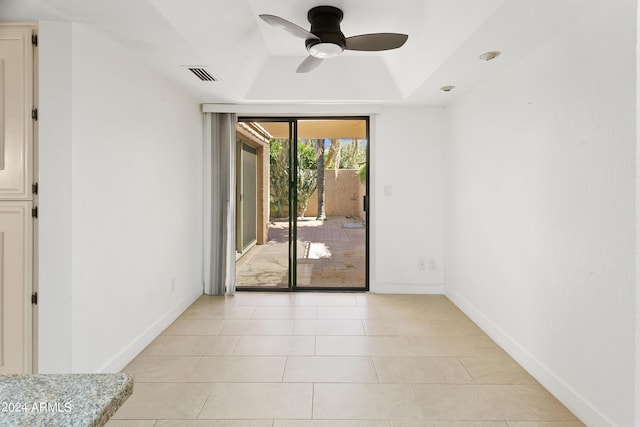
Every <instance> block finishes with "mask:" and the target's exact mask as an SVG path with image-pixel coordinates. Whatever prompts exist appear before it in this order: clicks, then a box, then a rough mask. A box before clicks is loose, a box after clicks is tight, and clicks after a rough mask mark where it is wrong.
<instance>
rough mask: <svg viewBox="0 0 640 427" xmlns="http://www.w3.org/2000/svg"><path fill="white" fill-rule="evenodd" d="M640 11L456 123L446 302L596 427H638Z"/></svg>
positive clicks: (525, 65)
mask: <svg viewBox="0 0 640 427" xmlns="http://www.w3.org/2000/svg"><path fill="white" fill-rule="evenodd" d="M635 7H636V5H635V1H624V2H608V4H607V6H606V7H605V8H601V9H600V10H598V11H596V12H595V13H594V14H593V15H592V16H588V17H584V19H581V20H580V21H579V22H576V23H573V25H571V26H568V27H567V31H566V32H565V33H564V34H562V35H561V36H559V37H558V38H557V39H556V40H553V41H552V43H551V44H549V45H546V46H543V47H541V48H540V49H538V50H537V51H535V52H533V53H532V54H531V55H529V56H528V57H527V58H525V59H524V60H523V61H521V62H520V63H519V64H518V65H516V66H515V67H513V68H511V69H510V70H508V71H507V72H505V73H503V74H501V75H499V76H497V77H496V78H494V79H493V80H491V81H490V82H487V83H486V84H484V85H483V86H482V87H480V88H478V89H476V90H473V91H472V92H471V93H469V94H468V95H467V96H465V97H463V98H461V99H460V100H459V101H458V102H456V103H455V105H454V106H453V107H452V108H450V109H449V110H450V111H449V112H448V114H449V118H450V125H451V129H452V135H451V147H450V150H449V152H448V162H447V165H448V167H449V168H450V181H449V183H448V188H447V191H446V194H447V203H446V207H447V215H446V218H447V226H446V236H447V240H446V243H447V244H446V257H447V273H446V283H447V292H446V293H447V295H448V296H449V297H450V298H451V299H452V300H453V301H454V302H455V303H456V304H457V305H459V306H460V307H461V308H462V309H463V310H464V311H465V312H466V313H467V314H469V315H470V316H471V317H472V318H473V319H474V320H475V321H476V322H477V323H479V324H480V325H481V326H482V327H483V329H485V330H486V331H487V332H488V333H489V334H490V335H491V336H492V337H493V338H494V339H495V340H496V341H498V343H499V344H501V345H502V346H503V347H504V348H505V349H506V350H507V351H508V352H510V353H511V354H512V355H513V356H514V357H515V358H516V359H517V360H518V361H519V362H520V363H522V364H523V365H524V366H525V368H527V369H528V370H529V371H530V372H531V373H532V374H534V376H536V377H537V378H538V379H539V380H540V381H541V382H542V383H543V385H545V386H546V387H547V388H548V389H550V390H551V391H552V392H553V393H554V394H555V395H556V396H557V397H558V398H559V399H560V400H562V401H563V403H565V404H566V405H567V406H568V407H569V408H570V409H572V410H573V411H574V412H575V413H576V415H578V416H579V417H580V418H581V419H582V420H583V421H584V422H585V423H586V424H587V425H589V426H609V425H617V426H632V425H634V280H635V277H634V244H635V243H634V238H635V228H634V221H635V219H634V195H635V193H634V191H635V189H634V176H635V170H634V168H635V163H634V161H635V137H636V135H635V87H636V82H635V80H636V76H635V41H636V26H635V25H636V22H635V20H636V10H635ZM504 54H505V55H508V52H505V53H504Z"/></svg>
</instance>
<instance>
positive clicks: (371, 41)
mask: <svg viewBox="0 0 640 427" xmlns="http://www.w3.org/2000/svg"><path fill="white" fill-rule="evenodd" d="M408 38H409V36H408V35H406V34H398V33H374V34H361V35H359V36H353V37H347V38H346V40H345V41H346V46H345V49H348V50H364V51H378V50H389V49H397V48H399V47H400V46H402V45H403V44H404V43H405V42H406V41H407V39H408Z"/></svg>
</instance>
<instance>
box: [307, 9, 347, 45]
mask: <svg viewBox="0 0 640 427" xmlns="http://www.w3.org/2000/svg"><path fill="white" fill-rule="evenodd" d="M343 16H344V15H343V13H342V11H341V10H340V9H338V8H337V7H333V6H317V7H314V8H313V9H311V10H309V13H308V14H307V19H308V20H309V22H310V23H311V33H313V34H315V35H316V36H318V37H319V38H320V40H318V39H307V40H306V41H305V45H306V47H307V50H310V48H311V47H312V46H314V45H316V44H318V43H331V44H335V45H338V46H339V47H340V48H341V49H342V50H344V49H345V47H346V42H345V37H344V34H342V31H341V30H340V22H342V18H343Z"/></svg>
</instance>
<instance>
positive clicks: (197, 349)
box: [141, 335, 238, 356]
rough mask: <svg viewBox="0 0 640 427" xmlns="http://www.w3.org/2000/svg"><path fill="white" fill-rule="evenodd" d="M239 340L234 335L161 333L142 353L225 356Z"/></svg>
mask: <svg viewBox="0 0 640 427" xmlns="http://www.w3.org/2000/svg"><path fill="white" fill-rule="evenodd" d="M237 342H238V337H232V336H225V337H222V336H210V335H203V336H193V335H184V336H182V335H161V336H159V337H158V338H156V339H155V340H154V341H153V342H152V343H151V344H149V346H148V347H147V348H146V349H144V351H143V352H142V353H141V354H142V355H143V356H225V355H229V354H231V351H232V350H233V348H234V347H235V345H236V343H237Z"/></svg>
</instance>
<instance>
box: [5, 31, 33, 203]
mask: <svg viewBox="0 0 640 427" xmlns="http://www.w3.org/2000/svg"><path fill="white" fill-rule="evenodd" d="M32 31H33V30H32V29H31V28H30V27H2V26H0V200H28V199H30V198H31V182H32V179H33V178H32V176H33V172H32V165H33V160H32V155H33V153H32V146H33V144H32V142H31V140H32V132H33V122H32V120H33V119H32V118H31V110H32V105H33V89H32V88H33V46H32V44H31V33H32Z"/></svg>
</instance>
